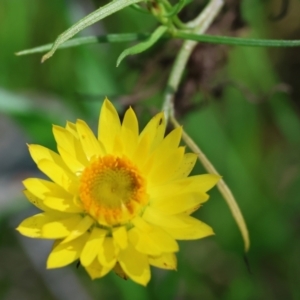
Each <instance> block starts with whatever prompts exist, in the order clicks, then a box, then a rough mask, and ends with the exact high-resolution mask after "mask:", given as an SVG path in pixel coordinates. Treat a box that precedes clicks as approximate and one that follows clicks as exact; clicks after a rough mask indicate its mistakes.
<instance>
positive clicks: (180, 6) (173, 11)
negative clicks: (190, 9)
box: [165, 0, 192, 17]
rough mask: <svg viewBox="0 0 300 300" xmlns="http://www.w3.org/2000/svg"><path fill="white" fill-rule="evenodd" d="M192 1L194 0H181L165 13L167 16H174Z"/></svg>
mask: <svg viewBox="0 0 300 300" xmlns="http://www.w3.org/2000/svg"><path fill="white" fill-rule="evenodd" d="M191 2H192V0H180V1H179V2H178V3H177V4H175V5H174V6H173V8H172V9H171V10H170V11H169V12H168V13H167V14H165V17H173V16H175V15H177V14H178V13H179V12H180V11H181V10H182V9H183V8H184V7H185V6H186V5H188V4H189V3H191Z"/></svg>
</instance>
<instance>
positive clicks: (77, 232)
mask: <svg viewBox="0 0 300 300" xmlns="http://www.w3.org/2000/svg"><path fill="white" fill-rule="evenodd" d="M94 222H95V221H94V219H93V218H91V217H90V216H89V215H86V216H85V217H84V218H83V219H81V221H80V222H79V223H78V224H77V225H76V227H74V228H73V230H72V232H71V233H70V234H69V235H68V236H67V237H66V238H65V239H64V240H63V241H62V242H61V243H62V244H65V243H68V242H70V241H72V240H75V239H77V238H78V237H80V236H81V235H83V234H84V233H86V232H87V231H88V230H89V229H90V227H91V226H92V225H93V224H94Z"/></svg>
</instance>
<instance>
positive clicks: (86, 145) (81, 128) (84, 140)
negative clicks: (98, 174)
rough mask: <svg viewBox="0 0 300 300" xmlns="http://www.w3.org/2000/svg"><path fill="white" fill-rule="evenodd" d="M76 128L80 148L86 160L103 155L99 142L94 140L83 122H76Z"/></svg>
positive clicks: (93, 136)
mask: <svg viewBox="0 0 300 300" xmlns="http://www.w3.org/2000/svg"><path fill="white" fill-rule="evenodd" d="M76 128H77V131H78V134H79V139H80V141H81V145H82V148H83V150H84V153H85V155H86V157H87V159H88V160H91V158H92V157H93V156H101V155H103V154H105V153H104V149H103V148H102V147H101V145H100V142H99V141H98V140H97V139H96V137H95V135H94V133H93V132H92V130H91V129H90V127H89V126H88V125H87V124H86V123H85V122H84V121H82V120H77V122H76Z"/></svg>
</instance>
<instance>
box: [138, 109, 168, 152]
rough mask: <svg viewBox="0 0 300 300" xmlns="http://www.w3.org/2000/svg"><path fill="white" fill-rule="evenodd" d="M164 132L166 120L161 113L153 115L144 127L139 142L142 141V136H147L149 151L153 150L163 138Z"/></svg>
mask: <svg viewBox="0 0 300 300" xmlns="http://www.w3.org/2000/svg"><path fill="white" fill-rule="evenodd" d="M165 131H166V120H165V117H164V113H163V112H161V113H159V114H157V115H155V116H154V117H153V118H152V119H151V120H150V121H149V123H148V124H147V125H146V127H145V128H144V129H143V131H142V132H141V135H140V140H142V139H143V137H144V135H149V137H150V145H151V147H150V150H152V149H154V148H155V147H156V146H157V145H158V144H159V143H161V141H162V140H163V138H164V135H165Z"/></svg>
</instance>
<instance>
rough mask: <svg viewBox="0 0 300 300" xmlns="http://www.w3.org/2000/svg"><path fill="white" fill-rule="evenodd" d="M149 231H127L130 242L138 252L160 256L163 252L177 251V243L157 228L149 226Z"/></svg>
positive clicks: (137, 229)
mask: <svg viewBox="0 0 300 300" xmlns="http://www.w3.org/2000/svg"><path fill="white" fill-rule="evenodd" d="M149 227H150V230H148V229H147V230H145V231H143V230H142V229H140V228H137V227H136V228H133V229H131V230H130V231H129V238H130V242H131V243H132V244H133V245H134V247H135V248H136V250H138V251H139V252H142V253H145V254H149V255H154V256H157V255H161V254H162V253H164V252H176V251H178V249H179V248H178V244H177V242H176V241H175V240H174V239H173V238H172V237H171V236H170V235H169V234H167V233H166V232H164V231H163V230H161V229H160V228H158V227H154V226H152V225H149Z"/></svg>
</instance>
